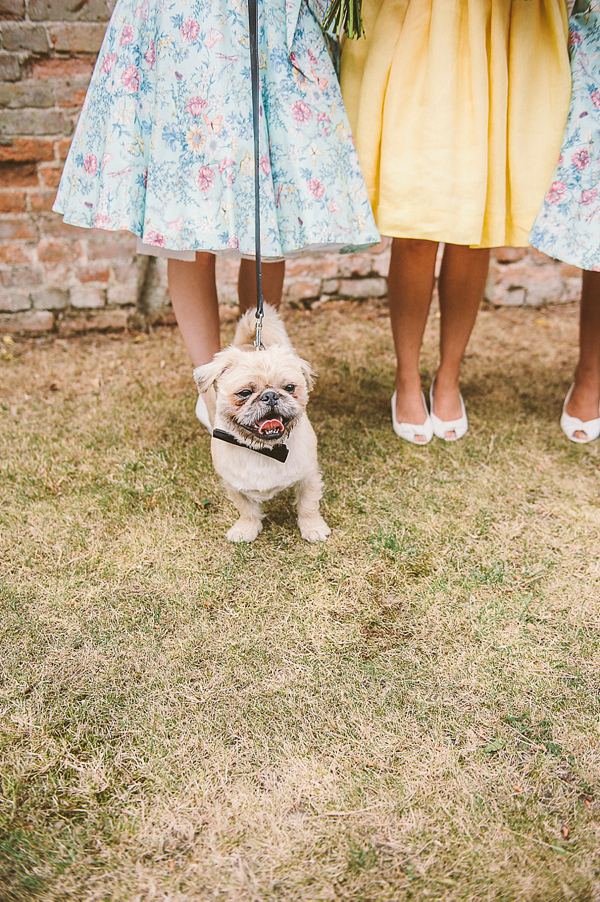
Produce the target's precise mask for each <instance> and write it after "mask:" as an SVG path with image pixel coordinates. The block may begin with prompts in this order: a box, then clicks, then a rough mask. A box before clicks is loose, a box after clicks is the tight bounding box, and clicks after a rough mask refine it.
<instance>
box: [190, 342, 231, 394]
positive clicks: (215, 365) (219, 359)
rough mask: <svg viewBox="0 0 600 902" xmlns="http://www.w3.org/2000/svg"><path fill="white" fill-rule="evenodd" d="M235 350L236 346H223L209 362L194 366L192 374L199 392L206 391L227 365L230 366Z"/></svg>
mask: <svg viewBox="0 0 600 902" xmlns="http://www.w3.org/2000/svg"><path fill="white" fill-rule="evenodd" d="M236 351H237V349H236V348H225V350H224V351H219V352H218V353H217V354H215V356H214V357H213V359H212V360H211V361H210V363H205V364H203V365H202V366H197V367H196V369H195V370H194V373H193V376H194V382H195V383H196V386H197V388H198V391H199V392H200V394H202V393H203V392H205V391H208V389H209V388H210V387H211V385H212V384H213V383H214V382H216V381H217V379H219V378H220V377H221V376H222V375H223V373H224V372H225V370H226V369H227V368H228V367H230V366H231V364H232V363H233V361H234V357H235V352H236Z"/></svg>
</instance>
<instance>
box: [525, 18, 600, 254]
mask: <svg viewBox="0 0 600 902" xmlns="http://www.w3.org/2000/svg"><path fill="white" fill-rule="evenodd" d="M569 26H570V33H569V45H570V52H571V72H572V76H573V90H572V95H571V107H570V110H569V118H568V120H567V126H566V129H565V136H564V139H563V145H562V149H561V154H560V157H559V160H558V165H557V167H556V170H555V172H554V175H553V177H552V183H551V185H550V188H549V189H548V192H547V194H546V199H545V201H544V204H543V206H542V209H541V210H540V212H539V214H538V216H537V219H536V221H535V224H534V226H533V229H532V231H531V235H530V236H529V238H530V241H531V243H532V244H533V245H534V247H537V248H539V250H541V251H544V253H546V254H549V255H550V256H551V257H555V258H556V259H558V260H563V261H564V262H565V263H571V264H573V265H574V266H579V267H580V268H581V269H589V270H595V271H598V270H600V3H598V2H597V0H593V2H590V0H579V2H578V3H576V4H575V7H574V9H573V14H572V16H571V19H570V20H569Z"/></svg>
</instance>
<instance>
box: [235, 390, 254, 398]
mask: <svg viewBox="0 0 600 902" xmlns="http://www.w3.org/2000/svg"><path fill="white" fill-rule="evenodd" d="M251 394H252V391H251V389H249V388H243V389H242V390H241V391H238V392H236V395H237V396H238V398H244V399H246V398H249V397H250V395H251Z"/></svg>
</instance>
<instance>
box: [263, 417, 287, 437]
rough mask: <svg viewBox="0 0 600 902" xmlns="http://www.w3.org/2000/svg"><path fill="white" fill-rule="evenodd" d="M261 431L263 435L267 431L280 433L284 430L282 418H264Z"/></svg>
mask: <svg viewBox="0 0 600 902" xmlns="http://www.w3.org/2000/svg"><path fill="white" fill-rule="evenodd" d="M259 432H260V434H261V435H264V434H265V433H271V434H273V433H275V432H276V433H277V434H278V435H279V434H280V433H282V432H283V423H282V422H281V420H263V422H262V423H261V424H260V429H259Z"/></svg>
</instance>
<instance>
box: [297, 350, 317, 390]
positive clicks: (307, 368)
mask: <svg viewBox="0 0 600 902" xmlns="http://www.w3.org/2000/svg"><path fill="white" fill-rule="evenodd" d="M300 369H301V370H302V375H303V376H304V379H305V381H306V387H307V389H308V391H312V389H313V386H314V384H315V376H316V375H317V374H316V373H315V372H314V370H313V368H312V367H311V365H310V363H309V362H308V361H307V360H303V359H302V358H300Z"/></svg>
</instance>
